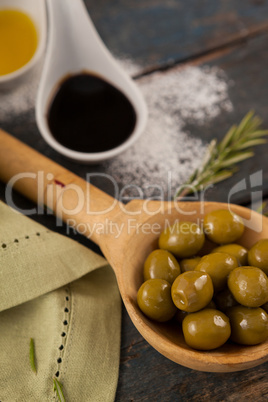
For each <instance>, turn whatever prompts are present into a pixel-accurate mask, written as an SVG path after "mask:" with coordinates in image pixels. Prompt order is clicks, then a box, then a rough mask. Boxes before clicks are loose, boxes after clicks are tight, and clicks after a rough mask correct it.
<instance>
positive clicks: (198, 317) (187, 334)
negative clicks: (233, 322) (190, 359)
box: [182, 309, 231, 350]
mask: <svg viewBox="0 0 268 402" xmlns="http://www.w3.org/2000/svg"><path fill="white" fill-rule="evenodd" d="M182 330H183V335H184V339H185V342H186V343H187V345H189V346H190V347H192V348H194V349H198V350H212V349H216V348H218V347H220V346H221V345H223V344H224V343H225V342H226V341H227V339H228V338H229V336H230V334H231V327H230V323H229V319H228V317H227V316H226V315H225V314H224V313H222V312H221V311H219V310H215V309H204V310H200V311H198V312H196V313H192V314H189V315H187V317H185V318H184V320H183V323H182Z"/></svg>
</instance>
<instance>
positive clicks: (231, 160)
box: [221, 152, 254, 168]
mask: <svg viewBox="0 0 268 402" xmlns="http://www.w3.org/2000/svg"><path fill="white" fill-rule="evenodd" d="M252 156H254V153H253V152H246V153H240V154H235V155H234V156H233V157H232V158H228V159H226V160H225V161H222V162H221V168H226V167H232V166H233V165H235V164H236V163H239V162H242V161H244V160H245V159H248V158H251V157H252Z"/></svg>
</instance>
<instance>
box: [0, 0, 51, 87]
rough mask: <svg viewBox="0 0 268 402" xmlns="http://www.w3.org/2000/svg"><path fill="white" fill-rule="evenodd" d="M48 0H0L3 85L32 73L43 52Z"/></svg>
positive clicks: (0, 44) (0, 80)
mask: <svg viewBox="0 0 268 402" xmlns="http://www.w3.org/2000/svg"><path fill="white" fill-rule="evenodd" d="M46 36H47V20H46V3H45V0H38V1H37V0H0V54H1V58H0V89H10V88H12V87H14V86H16V85H18V84H19V83H20V82H21V81H22V80H24V79H25V78H27V77H28V76H29V73H30V72H31V71H32V69H33V68H34V67H35V65H36V64H37V62H38V61H39V60H40V58H41V55H42V54H43V53H44V50H45V46H46Z"/></svg>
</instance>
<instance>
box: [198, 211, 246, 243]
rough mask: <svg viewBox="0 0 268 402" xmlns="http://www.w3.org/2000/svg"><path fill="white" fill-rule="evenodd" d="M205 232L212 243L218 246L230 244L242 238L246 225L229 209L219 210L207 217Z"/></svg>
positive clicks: (205, 218) (205, 219)
mask: <svg viewBox="0 0 268 402" xmlns="http://www.w3.org/2000/svg"><path fill="white" fill-rule="evenodd" d="M204 230H205V233H206V235H207V237H208V238H209V239H210V240H211V241H213V242H215V243H217V244H228V243H233V242H235V241H236V240H238V239H239V238H240V237H241V236H242V234H243V232H244V224H243V221H242V218H240V216H238V215H236V214H233V213H231V212H230V211H228V210H227V209H219V210H216V211H212V212H209V213H208V214H206V215H205V217H204Z"/></svg>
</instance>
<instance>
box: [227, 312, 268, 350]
mask: <svg viewBox="0 0 268 402" xmlns="http://www.w3.org/2000/svg"><path fill="white" fill-rule="evenodd" d="M226 314H227V315H228V317H229V319H230V324H231V330H232V332H231V340H232V341H234V342H236V343H239V344H242V345H257V344H258V343H261V342H264V341H265V340H266V339H268V314H267V313H266V312H265V311H264V310H263V309H262V308H260V307H257V308H249V307H245V306H235V307H231V308H230V309H228V310H227V313H226Z"/></svg>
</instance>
